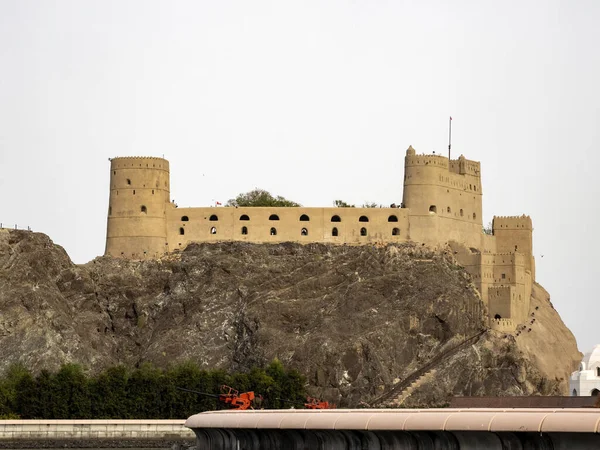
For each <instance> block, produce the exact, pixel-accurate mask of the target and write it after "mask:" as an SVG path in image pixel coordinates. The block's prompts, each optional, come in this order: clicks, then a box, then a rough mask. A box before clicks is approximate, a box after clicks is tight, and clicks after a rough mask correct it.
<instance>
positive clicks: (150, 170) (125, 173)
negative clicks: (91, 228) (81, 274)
mask: <svg viewBox="0 0 600 450" xmlns="http://www.w3.org/2000/svg"><path fill="white" fill-rule="evenodd" d="M169 183H170V180H169V162H168V161H167V160H166V159H163V158H153V157H122V158H113V159H111V163H110V199H109V203H108V205H109V206H108V221H107V228H106V250H105V255H110V256H117V257H124V258H132V259H143V258H156V257H158V256H161V255H162V254H164V253H165V252H166V251H167V248H166V247H167V214H166V212H167V208H169V207H170V195H169V188H170V186H169Z"/></svg>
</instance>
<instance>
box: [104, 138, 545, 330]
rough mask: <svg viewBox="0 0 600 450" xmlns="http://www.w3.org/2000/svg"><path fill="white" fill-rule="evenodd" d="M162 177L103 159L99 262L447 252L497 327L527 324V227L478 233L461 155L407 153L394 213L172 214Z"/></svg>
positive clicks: (530, 266)
mask: <svg viewBox="0 0 600 450" xmlns="http://www.w3.org/2000/svg"><path fill="white" fill-rule="evenodd" d="M169 177H170V174H169V162H168V161H167V160H165V159H162V158H153V157H125V158H114V159H112V160H111V172H110V197H109V208H108V221H107V238H106V251H105V254H106V255H111V256H115V257H123V258H132V259H144V258H159V257H161V256H162V255H164V254H167V253H169V252H172V251H176V250H180V249H183V248H185V247H186V246H187V245H188V244H189V243H191V242H216V241H231V240H236V241H246V242H254V243H271V242H297V243H314V242H322V243H332V244H350V245H364V244H376V243H380V244H385V243H398V242H406V241H416V242H422V243H425V244H428V245H432V246H445V245H446V244H447V243H456V244H457V246H458V247H457V250H456V251H455V257H456V259H457V260H458V261H459V263H460V264H462V265H463V266H464V267H465V269H466V270H467V271H468V272H469V273H470V274H471V276H472V277H473V283H474V284H475V286H476V288H477V289H478V291H479V292H480V294H481V298H482V301H483V303H484V305H485V306H486V308H487V310H488V313H489V314H490V320H494V322H493V324H494V325H495V326H496V328H498V324H499V323H502V327H500V328H502V329H505V328H506V327H507V326H508V325H507V324H511V323H515V324H518V323H519V322H520V321H522V320H526V317H527V314H528V310H529V298H530V295H531V288H532V284H533V281H534V280H535V261H534V258H533V246H532V232H533V227H532V222H531V218H530V217H528V216H520V217H494V221H493V226H492V228H493V234H492V235H487V234H484V233H483V231H482V196H483V192H482V185H481V166H480V163H479V162H476V161H470V160H467V159H466V158H464V156H462V155H461V156H460V157H459V158H458V159H457V160H449V159H448V158H446V157H444V156H441V155H417V154H416V151H415V150H414V149H413V148H412V147H409V148H408V150H407V151H406V157H405V176H404V192H403V203H402V205H401V206H402V207H401V208H305V207H298V208H258V207H257V208H254V207H252V208H233V207H218V208H217V207H199V208H177V207H176V206H175V204H174V203H173V202H172V201H171V200H170V179H169ZM498 316H499V317H498ZM500 319H502V320H500ZM499 320H500V322H498V321H499ZM490 325H492V322H490Z"/></svg>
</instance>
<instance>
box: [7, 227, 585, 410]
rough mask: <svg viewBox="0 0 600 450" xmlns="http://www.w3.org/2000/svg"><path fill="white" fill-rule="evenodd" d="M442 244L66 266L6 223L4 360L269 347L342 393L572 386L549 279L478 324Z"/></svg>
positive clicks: (229, 252) (247, 248)
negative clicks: (518, 304)
mask: <svg viewBox="0 0 600 450" xmlns="http://www.w3.org/2000/svg"><path fill="white" fill-rule="evenodd" d="M451 254H452V252H450V251H444V250H440V251H434V250H431V249H429V248H427V247H425V246H422V245H417V244H399V245H388V246H382V247H375V246H362V247H358V246H334V245H324V244H311V245H299V244H291V243H284V244H275V245H257V244H246V243H239V242H236V243H231V242H229V243H216V244H202V245H192V246H189V247H188V248H187V249H186V250H185V251H183V252H181V253H177V254H174V255H171V256H169V257H167V258H164V259H162V260H160V261H143V262H136V261H126V260H119V259H113V258H109V257H100V258H96V259H95V260H93V261H91V262H90V263H88V264H85V265H74V264H73V263H72V262H71V261H70V259H69V257H68V255H67V254H66V253H65V251H64V250H63V249H62V248H61V247H59V246H56V245H54V244H53V243H52V241H51V240H50V239H49V238H48V237H47V236H45V235H43V234H39V233H32V232H27V231H15V230H10V231H9V230H0V370H3V369H5V368H6V367H7V366H8V365H9V364H11V363H14V362H22V363H24V364H25V365H26V366H28V367H30V368H31V369H33V370H40V369H42V368H49V369H52V370H54V369H56V368H57V367H59V366H60V365H61V364H63V363H66V362H77V363H80V364H82V365H83V366H84V367H87V368H89V370H91V371H98V370H100V369H103V368H105V367H107V366H111V365H116V364H119V363H123V364H126V365H129V366H134V365H136V364H140V363H142V362H144V361H151V362H153V363H154V364H156V365H158V366H166V365H168V364H170V363H172V362H180V361H183V360H194V361H197V362H199V363H201V364H203V365H205V366H206V367H221V368H224V369H232V370H238V369H247V368H250V367H252V366H255V365H263V364H265V363H267V362H269V361H271V360H272V359H273V358H275V357H277V358H279V359H280V360H282V361H283V362H284V364H286V365H287V366H291V367H295V368H297V369H299V370H301V371H302V372H303V373H304V374H305V375H306V376H307V377H308V380H309V383H310V391H311V392H312V393H313V394H315V395H318V396H322V397H325V398H327V399H328V400H333V401H336V402H337V403H339V404H341V405H343V406H356V405H358V404H361V402H362V403H366V404H369V405H384V404H388V405H394V404H395V405H400V404H404V405H407V406H415V405H440V404H444V403H445V402H446V401H447V400H448V398H449V397H450V396H452V395H523V394H543V395H547V394H566V393H567V387H568V386H567V380H568V374H569V372H570V371H571V370H573V369H574V368H575V367H576V366H577V364H578V362H579V359H580V353H579V352H578V350H577V346H576V342H575V339H574V337H573V335H572V334H571V332H570V331H569V330H568V329H567V328H566V327H565V325H564V324H563V323H562V321H561V319H560V317H559V316H558V314H557V313H556V311H555V310H554V309H553V308H552V305H551V303H550V301H549V296H548V294H547V293H546V292H545V291H544V290H543V288H542V287H541V286H539V285H536V286H535V289H534V292H533V298H532V311H531V313H532V314H533V316H531V317H532V318H535V319H536V320H535V321H534V322H533V323H529V322H528V324H527V327H526V328H525V329H524V330H522V331H521V332H520V334H519V335H518V336H510V335H505V334H502V333H497V332H493V331H490V330H487V328H486V326H485V324H486V320H485V311H483V305H482V303H481V301H480V299H479V296H478V294H477V292H476V291H475V289H474V288H473V286H472V284H471V282H470V278H469V275H468V274H467V273H466V272H465V271H464V270H463V269H462V268H461V267H460V266H459V265H457V263H456V261H455V260H454V259H453V258H452V256H451ZM529 329H531V331H529ZM411 384H412V387H411ZM407 388H409V389H407Z"/></svg>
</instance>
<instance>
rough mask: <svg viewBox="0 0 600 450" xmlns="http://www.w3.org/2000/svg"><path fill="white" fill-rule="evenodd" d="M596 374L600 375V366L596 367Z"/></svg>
mask: <svg viewBox="0 0 600 450" xmlns="http://www.w3.org/2000/svg"><path fill="white" fill-rule="evenodd" d="M596 376H597V377H600V367H596Z"/></svg>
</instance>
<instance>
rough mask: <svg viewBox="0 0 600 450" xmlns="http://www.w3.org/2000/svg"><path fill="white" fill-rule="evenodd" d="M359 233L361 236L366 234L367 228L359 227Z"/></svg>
mask: <svg viewBox="0 0 600 450" xmlns="http://www.w3.org/2000/svg"><path fill="white" fill-rule="evenodd" d="M360 235H361V236H366V235H367V229H366V228H365V227H362V228H361V229H360Z"/></svg>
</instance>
